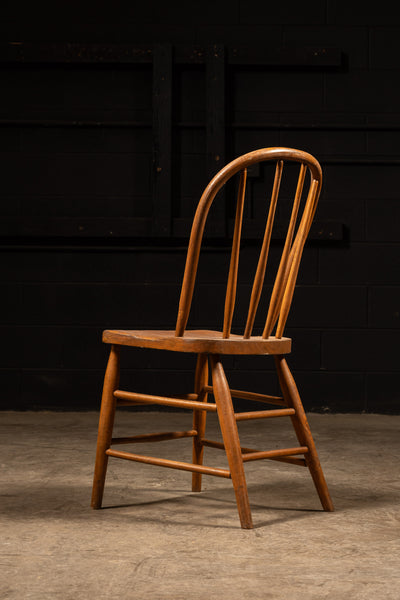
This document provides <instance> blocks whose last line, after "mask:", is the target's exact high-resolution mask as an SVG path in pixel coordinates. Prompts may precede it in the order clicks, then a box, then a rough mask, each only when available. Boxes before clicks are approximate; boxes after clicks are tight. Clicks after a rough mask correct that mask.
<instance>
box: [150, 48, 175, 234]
mask: <svg viewBox="0 0 400 600" xmlns="http://www.w3.org/2000/svg"><path fill="white" fill-rule="evenodd" d="M153 167H154V168H153V210H154V213H153V214H154V220H153V234H154V235H157V236H168V235H170V233H171V200H172V189H171V186H172V172H171V169H172V47H171V45H170V44H162V45H161V44H160V45H156V46H155V47H154V61H153Z"/></svg>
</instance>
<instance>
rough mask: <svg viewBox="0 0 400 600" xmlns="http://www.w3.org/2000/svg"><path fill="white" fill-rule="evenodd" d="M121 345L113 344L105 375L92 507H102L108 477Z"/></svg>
mask: <svg viewBox="0 0 400 600" xmlns="http://www.w3.org/2000/svg"><path fill="white" fill-rule="evenodd" d="M119 351H120V348H119V346H114V345H113V346H111V351H110V357H109V359H108V363H107V369H106V373H105V377H104V386H103V396H102V400H101V409H100V419H99V431H98V436H97V452H96V464H95V469H94V478H93V491H92V504H91V506H92V508H101V503H102V500H103V492H104V483H105V479H106V472H107V464H108V456H107V454H106V450H108V449H109V448H110V445H111V438H112V431H113V426H114V416H115V406H116V400H115V398H114V395H113V394H114V391H115V390H116V389H117V387H118V382H119V354H120V352H119Z"/></svg>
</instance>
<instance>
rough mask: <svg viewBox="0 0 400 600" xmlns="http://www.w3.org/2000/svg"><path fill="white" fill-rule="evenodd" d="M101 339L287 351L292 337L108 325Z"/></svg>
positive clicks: (186, 348) (199, 349)
mask: <svg viewBox="0 0 400 600" xmlns="http://www.w3.org/2000/svg"><path fill="white" fill-rule="evenodd" d="M103 342H105V343H106V344H117V345H122V346H136V347H139V348H155V349H158V350H173V351H176V352H195V353H199V354H202V353H207V354H289V353H290V351H291V345H292V340H291V339H290V338H286V337H283V338H280V339H277V338H275V337H273V336H271V337H269V338H267V339H263V338H262V337H261V336H252V337H251V338H249V339H246V340H245V339H243V336H240V335H234V334H231V335H230V337H229V338H228V339H224V338H223V337H222V332H221V331H208V330H203V329H202V330H192V331H190V330H189V331H185V333H184V335H183V337H176V335H175V331H172V330H171V331H168V330H148V331H141V330H129V329H127V330H124V329H117V330H110V329H107V330H105V331H104V332H103Z"/></svg>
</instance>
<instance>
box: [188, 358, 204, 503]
mask: <svg viewBox="0 0 400 600" xmlns="http://www.w3.org/2000/svg"><path fill="white" fill-rule="evenodd" d="M206 385H208V355H207V354H199V355H198V356H197V365H196V375H195V381H194V391H195V393H196V394H199V401H200V402H207V398H208V394H207V392H205V391H204V387H205V386H206ZM206 418H207V412H206V411H205V410H195V411H193V429H195V430H196V431H197V435H196V437H194V438H193V463H194V464H195V465H202V464H203V454H204V446H203V444H202V443H201V440H202V439H203V438H204V434H205V430H206ZM192 491H193V492H201V473H192Z"/></svg>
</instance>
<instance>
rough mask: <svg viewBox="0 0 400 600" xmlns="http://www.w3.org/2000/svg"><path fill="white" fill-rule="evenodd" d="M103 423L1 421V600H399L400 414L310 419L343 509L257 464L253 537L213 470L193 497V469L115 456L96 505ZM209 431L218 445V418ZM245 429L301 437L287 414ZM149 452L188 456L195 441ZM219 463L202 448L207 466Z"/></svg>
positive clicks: (174, 419) (272, 444)
mask: <svg viewBox="0 0 400 600" xmlns="http://www.w3.org/2000/svg"><path fill="white" fill-rule="evenodd" d="M97 419H98V415H97V414H96V413H94V412H89V413H77V412H75V413H69V412H67V413H50V412H20V413H18V412H3V413H0V422H1V428H0V429H1V461H0V462H1V481H2V485H1V491H0V502H1V505H0V528H1V535H0V551H1V568H0V598H1V599H2V600H26V599H32V600H64V599H65V600H80V599H84V600H91V599H93V600H94V599H96V600H109V599H112V598H121V599H123V600H144V599H146V600H147V599H149V600H164V599H165V600H166V599H168V600H169V599H171V600H209V599H214V598H215V599H221V598H229V599H230V600H250V599H251V600H267V599H271V600H280V599H282V600H303V599H307V600H321V599H325V598H326V599H329V600H345V599H347V598H351V599H352V600H364V599H365V600H366V599H368V600H371V599H373V600H380V599H382V600H383V599H385V600H398V599H399V598H400V477H399V475H400V416H385V415H350V414H348V415H319V414H311V415H309V421H310V425H311V428H312V431H313V434H314V438H315V441H316V444H317V448H318V451H319V454H320V458H321V462H322V465H323V467H324V471H325V475H326V478H327V481H328V485H329V488H330V492H331V495H332V499H333V501H334V504H335V507H336V512H334V513H324V512H323V511H322V510H321V508H320V505H319V500H318V497H317V495H316V492H315V489H314V486H313V483H312V481H311V478H310V476H309V474H308V470H306V469H304V468H301V467H297V466H294V465H287V464H282V463H278V462H272V461H260V462H257V463H248V464H247V465H246V473H247V479H248V488H249V494H250V503H251V507H252V512H253V520H254V522H255V528H254V529H253V530H250V531H245V530H242V529H240V526H239V520H238V517H237V512H236V505H235V499H234V494H233V490H232V488H231V482H230V481H229V480H226V479H219V478H214V477H212V478H211V477H204V486H203V487H204V491H203V492H201V493H199V494H196V493H192V492H191V491H190V478H191V475H190V473H186V472H182V471H175V470H169V469H168V470H167V469H161V468H159V467H153V466H147V465H143V464H138V463H131V462H128V461H121V460H116V459H110V464H109V473H108V476H107V483H106V492H105V497H104V510H98V511H93V510H91V509H90V508H89V503H90V489H91V479H92V470H93V460H94V451H95V441H96V429H97ZM188 424H189V427H190V417H188V415H186V414H182V413H160V412H139V413H129V412H126V411H125V412H122V411H121V413H120V414H119V417H118V421H117V427H118V433H120V434H121V435H125V434H128V435H133V434H135V433H136V432H139V431H141V430H146V431H165V430H172V429H175V428H176V429H181V428H185V427H186V426H187V425H188ZM209 427H210V431H209V432H208V433H207V437H210V438H211V437H212V436H214V439H216V437H217V436H218V430H217V424H216V422H215V420H214V418H213V416H212V417H210V418H209ZM240 434H241V440H242V443H243V445H247V446H250V445H251V446H255V447H259V448H260V449H272V448H277V447H280V446H281V447H283V446H285V445H286V444H287V441H288V440H292V439H293V437H292V433H291V431H290V428H289V422H288V421H287V420H286V419H279V420H276V419H273V420H269V421H268V423H266V422H265V421H257V422H253V423H249V422H243V423H241V424H240ZM287 445H289V444H287ZM121 449H122V447H121ZM140 451H142V448H141V449H140ZM145 451H148V452H149V453H152V452H153V453H154V454H156V453H157V452H158V453H161V454H162V455H164V456H166V457H170V458H175V459H178V460H186V459H190V454H191V451H190V441H189V440H178V441H173V442H171V441H169V442H162V443H161V444H158V445H157V447H156V450H154V447H153V448H151V447H150V446H149V447H148V448H147V449H146V450H145ZM222 458H223V455H221V452H220V451H218V450H213V449H207V450H206V459H207V461H206V462H207V463H208V464H212V465H223V464H224V461H223V460H222ZM221 461H222V462H221Z"/></svg>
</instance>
